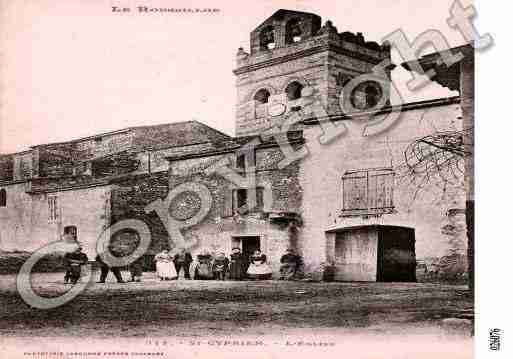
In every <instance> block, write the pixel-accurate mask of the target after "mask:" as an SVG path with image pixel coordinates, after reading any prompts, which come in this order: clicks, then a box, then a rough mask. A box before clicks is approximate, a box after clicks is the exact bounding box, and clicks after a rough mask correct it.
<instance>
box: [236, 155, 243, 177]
mask: <svg viewBox="0 0 513 359" xmlns="http://www.w3.org/2000/svg"><path fill="white" fill-rule="evenodd" d="M235 168H236V170H237V171H238V172H242V173H245V172H246V155H245V154H244V153H240V154H238V155H237V157H236V159H235Z"/></svg>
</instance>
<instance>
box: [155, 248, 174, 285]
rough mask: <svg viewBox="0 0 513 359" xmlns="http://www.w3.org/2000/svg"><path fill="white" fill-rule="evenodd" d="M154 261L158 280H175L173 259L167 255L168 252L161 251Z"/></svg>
mask: <svg viewBox="0 0 513 359" xmlns="http://www.w3.org/2000/svg"><path fill="white" fill-rule="evenodd" d="M154 261H155V262H156V263H157V276H158V277H159V278H160V280H171V279H177V278H178V275H177V274H176V269H175V265H174V263H173V257H171V255H169V251H168V250H166V249H165V250H163V251H162V252H160V253H159V254H157V255H156V256H155V259H154Z"/></svg>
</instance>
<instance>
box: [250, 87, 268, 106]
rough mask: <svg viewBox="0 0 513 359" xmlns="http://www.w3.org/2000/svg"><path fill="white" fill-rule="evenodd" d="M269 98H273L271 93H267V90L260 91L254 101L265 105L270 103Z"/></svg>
mask: <svg viewBox="0 0 513 359" xmlns="http://www.w3.org/2000/svg"><path fill="white" fill-rule="evenodd" d="M269 96H271V94H270V92H269V91H267V90H266V89H260V90H258V91H257V93H256V94H255V96H254V97H253V100H255V101H257V102H258V103H261V104H264V103H268V102H269Z"/></svg>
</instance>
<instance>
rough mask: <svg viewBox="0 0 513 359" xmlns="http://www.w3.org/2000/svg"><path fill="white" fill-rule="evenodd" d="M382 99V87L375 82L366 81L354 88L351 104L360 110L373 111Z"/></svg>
mask: <svg viewBox="0 0 513 359" xmlns="http://www.w3.org/2000/svg"><path fill="white" fill-rule="evenodd" d="M381 97H382V90H381V85H380V84H379V83H377V82H375V81H366V82H363V83H361V84H359V85H358V86H356V87H355V88H354V90H353V92H352V93H351V103H352V104H353V106H354V107H355V108H357V109H359V110H365V109H372V108H374V107H376V105H378V103H379V101H380V100H381Z"/></svg>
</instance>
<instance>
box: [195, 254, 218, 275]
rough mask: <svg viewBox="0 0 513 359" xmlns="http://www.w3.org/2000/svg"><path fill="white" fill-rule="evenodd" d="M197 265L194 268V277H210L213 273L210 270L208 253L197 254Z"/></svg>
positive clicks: (210, 257) (210, 262)
mask: <svg viewBox="0 0 513 359" xmlns="http://www.w3.org/2000/svg"><path fill="white" fill-rule="evenodd" d="M197 259H198V261H197V265H196V267H195V269H194V272H193V276H194V279H212V278H213V277H214V273H213V272H212V256H211V255H208V254H203V255H202V254H200V255H198V256H197Z"/></svg>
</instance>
